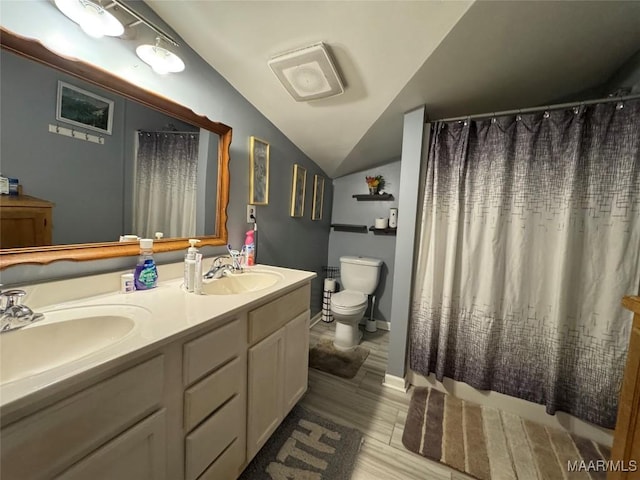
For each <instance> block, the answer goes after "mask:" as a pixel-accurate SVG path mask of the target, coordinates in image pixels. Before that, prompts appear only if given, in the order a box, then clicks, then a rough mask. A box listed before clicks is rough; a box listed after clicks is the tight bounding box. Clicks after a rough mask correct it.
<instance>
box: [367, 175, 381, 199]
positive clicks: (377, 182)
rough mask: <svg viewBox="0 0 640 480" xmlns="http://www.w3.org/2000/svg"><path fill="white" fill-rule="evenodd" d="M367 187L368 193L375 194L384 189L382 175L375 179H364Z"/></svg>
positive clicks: (370, 177)
mask: <svg viewBox="0 0 640 480" xmlns="http://www.w3.org/2000/svg"><path fill="white" fill-rule="evenodd" d="M364 178H365V180H366V181H367V186H368V187H369V193H371V194H376V193H378V192H379V191H380V190H382V189H383V188H384V177H383V176H382V175H376V176H375V177H372V176H366V177H364Z"/></svg>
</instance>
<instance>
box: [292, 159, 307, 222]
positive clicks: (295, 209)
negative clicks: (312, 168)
mask: <svg viewBox="0 0 640 480" xmlns="http://www.w3.org/2000/svg"><path fill="white" fill-rule="evenodd" d="M306 183H307V170H306V169H305V168H303V167H301V166H300V165H298V164H297V163H294V164H293V185H292V188H291V216H292V217H302V216H303V215H304V193H305V184H306Z"/></svg>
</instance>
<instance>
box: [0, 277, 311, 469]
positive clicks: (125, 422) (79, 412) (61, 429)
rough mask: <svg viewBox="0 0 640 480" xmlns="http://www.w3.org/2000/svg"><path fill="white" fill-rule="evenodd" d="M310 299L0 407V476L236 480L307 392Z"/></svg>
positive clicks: (253, 313)
mask: <svg viewBox="0 0 640 480" xmlns="http://www.w3.org/2000/svg"><path fill="white" fill-rule="evenodd" d="M309 297H310V284H309V283H305V284H304V285H303V286H301V287H300V286H298V287H297V288H295V289H294V290H290V291H288V292H287V293H284V294H281V295H280V296H279V297H277V296H271V297H270V299H269V300H268V301H267V302H266V303H265V302H263V304H262V305H261V304H260V303H259V302H254V303H253V304H252V306H251V307H249V306H247V307H246V308H245V309H244V310H243V309H242V308H240V309H236V310H235V311H233V312H230V313H229V314H227V315H226V316H224V317H223V316H218V317H215V318H214V319H212V320H210V321H205V322H202V323H201V324H199V325H198V326H197V327H196V328H195V329H191V330H190V331H189V332H184V333H179V334H178V335H176V336H175V337H174V338H173V339H171V340H165V341H162V342H160V343H158V344H157V346H155V347H153V346H149V347H147V348H145V349H144V350H140V351H139V353H135V352H133V353H130V354H129V355H127V356H126V357H121V358H120V359H114V360H113V362H112V363H111V364H110V365H111V366H107V365H103V366H102V367H99V368H96V369H95V370H94V371H93V372H94V373H91V371H87V372H85V373H83V374H81V375H78V376H77V377H73V378H72V379H69V380H67V381H66V382H65V384H64V385H65V386H63V384H62V383H60V384H59V385H54V386H53V388H51V389H49V390H47V391H42V392H38V393H37V395H33V396H31V397H26V399H25V400H23V401H22V402H21V403H19V404H18V405H14V406H12V407H11V408H8V409H7V408H6V406H5V407H3V408H2V409H0V419H1V423H2V429H1V431H0V478H2V480H26V479H29V480H39V479H43V480H44V479H47V480H49V479H62V480H84V479H91V480H113V479H118V480H129V479H131V480H141V479H147V480H235V479H237V478H238V477H239V476H240V474H241V472H242V470H243V469H244V467H245V466H246V465H247V464H248V462H249V461H250V460H251V459H252V457H253V456H254V455H255V453H257V451H258V450H259V449H260V447H261V446H262V445H263V444H264V443H265V442H266V440H267V439H268V438H269V436H270V435H271V434H272V433H273V431H274V430H275V429H276V428H277V427H278V425H279V424H280V422H281V421H282V420H283V418H284V417H285V416H286V415H287V413H288V412H289V411H290V410H291V408H292V407H293V406H294V405H295V403H296V402H297V401H298V400H299V399H300V397H301V396H302V395H303V394H304V392H305V391H306V389H307V366H308V346H309ZM212 300H214V299H213V298H212ZM47 392H48V393H47Z"/></svg>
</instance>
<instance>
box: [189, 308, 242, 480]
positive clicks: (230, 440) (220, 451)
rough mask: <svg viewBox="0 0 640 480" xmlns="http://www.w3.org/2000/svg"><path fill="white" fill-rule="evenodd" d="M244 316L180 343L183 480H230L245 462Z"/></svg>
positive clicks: (236, 474)
mask: <svg viewBox="0 0 640 480" xmlns="http://www.w3.org/2000/svg"><path fill="white" fill-rule="evenodd" d="M246 338H247V321H246V314H244V315H241V316H239V317H237V318H235V319H234V320H233V321H231V322H229V323H227V324H226V325H224V326H222V327H220V328H217V329H216V330H213V331H212V332H209V333H208V334H205V335H202V336H201V337H198V338H196V339H195V340H192V341H190V342H187V343H185V345H184V349H183V351H184V355H183V372H184V373H183V381H184V384H185V386H187V388H186V390H185V392H184V430H185V472H184V478H185V480H196V479H206V478H215V479H218V480H224V479H235V478H237V476H238V475H239V474H240V472H241V467H242V466H243V465H244V463H245V458H246V455H245V448H246V447H245V446H246V403H247V400H246V398H247V397H246V384H247V383H246V377H247V354H246V351H247V341H246Z"/></svg>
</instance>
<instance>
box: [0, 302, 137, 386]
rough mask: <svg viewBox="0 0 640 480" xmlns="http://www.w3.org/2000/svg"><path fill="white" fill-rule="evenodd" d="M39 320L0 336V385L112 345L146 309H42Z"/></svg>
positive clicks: (107, 307) (132, 325)
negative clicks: (42, 317)
mask: <svg viewBox="0 0 640 480" xmlns="http://www.w3.org/2000/svg"><path fill="white" fill-rule="evenodd" d="M41 313H44V315H45V317H44V319H43V320H40V321H38V322H35V323H33V324H31V325H28V326H26V327H24V328H21V329H19V330H12V331H10V332H5V333H2V334H1V335H0V384H6V383H9V382H13V381H15V380H19V379H22V378H26V377H29V376H32V375H36V374H39V373H42V372H45V371H48V370H51V369H53V368H56V367H59V366H61V365H65V364H68V363H71V362H73V361H75V360H78V359H80V358H82V357H86V356H87V355H91V354H94V353H96V352H98V351H101V350H104V349H105V348H107V347H109V346H111V345H114V344H116V343H118V342H120V341H121V340H123V339H124V338H126V337H127V336H128V335H130V334H131V333H132V332H133V330H134V327H135V326H136V321H137V320H138V319H142V318H148V316H149V315H150V312H149V311H148V310H147V309H145V308H141V307H136V306H132V305H94V306H84V307H74V308H64V309H58V310H51V311H48V312H47V311H44V312H41Z"/></svg>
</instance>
